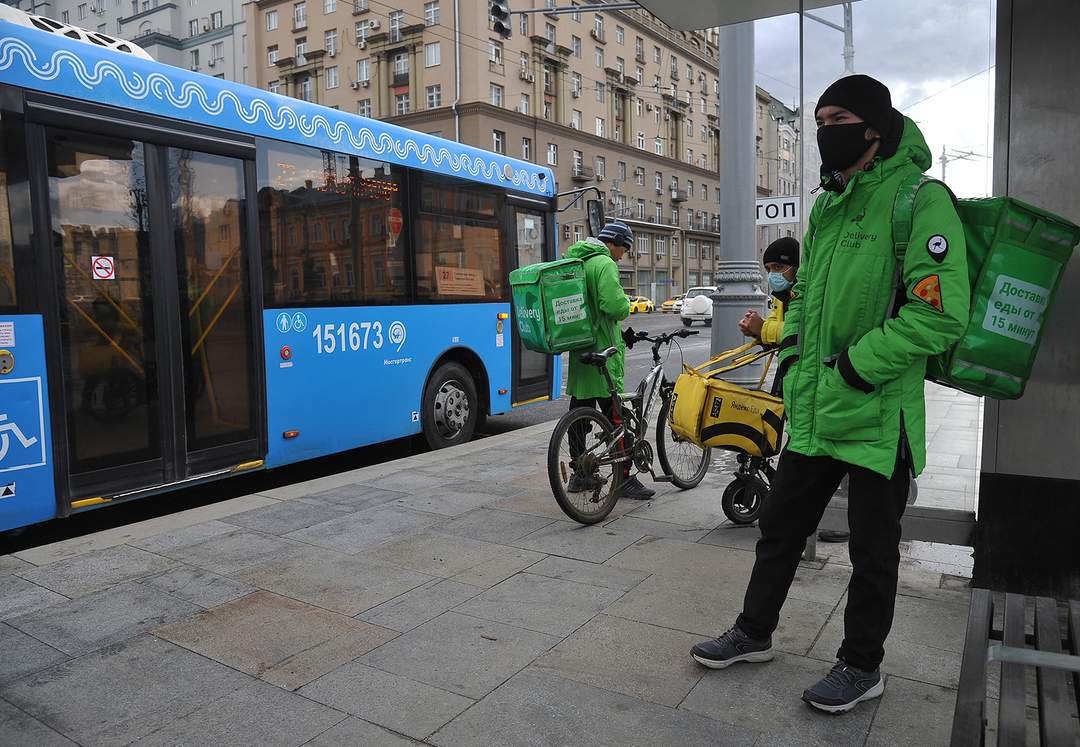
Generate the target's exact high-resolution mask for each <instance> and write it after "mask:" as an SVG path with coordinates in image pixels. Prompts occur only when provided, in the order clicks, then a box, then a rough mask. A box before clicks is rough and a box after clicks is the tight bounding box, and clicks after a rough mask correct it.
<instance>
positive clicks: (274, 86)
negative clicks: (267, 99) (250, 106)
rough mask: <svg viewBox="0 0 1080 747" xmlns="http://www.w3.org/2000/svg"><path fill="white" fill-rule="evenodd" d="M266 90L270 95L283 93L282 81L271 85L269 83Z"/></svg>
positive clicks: (273, 82)
mask: <svg viewBox="0 0 1080 747" xmlns="http://www.w3.org/2000/svg"><path fill="white" fill-rule="evenodd" d="M266 90H267V91H269V92H270V93H278V92H279V91H281V81H278V80H272V81H270V83H268V84H267V86H266Z"/></svg>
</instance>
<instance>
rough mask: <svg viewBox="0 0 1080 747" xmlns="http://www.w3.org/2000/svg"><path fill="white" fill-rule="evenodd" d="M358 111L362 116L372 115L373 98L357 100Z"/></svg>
mask: <svg viewBox="0 0 1080 747" xmlns="http://www.w3.org/2000/svg"><path fill="white" fill-rule="evenodd" d="M356 113H357V114H359V115H360V116H361V117H370V116H371V99H364V100H362V101H357V102H356Z"/></svg>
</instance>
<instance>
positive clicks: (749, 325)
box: [739, 309, 764, 337]
mask: <svg viewBox="0 0 1080 747" xmlns="http://www.w3.org/2000/svg"><path fill="white" fill-rule="evenodd" d="M763 323H764V320H763V319H762V318H761V316H759V315H758V313H757V312H756V311H754V310H753V309H748V310H747V312H746V315H745V316H744V317H743V318H742V319H741V320H740V321H739V329H740V330H741V331H742V333H743V334H744V335H746V336H747V337H760V336H761V325H762V324H763Z"/></svg>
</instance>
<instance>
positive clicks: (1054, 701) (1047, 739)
mask: <svg viewBox="0 0 1080 747" xmlns="http://www.w3.org/2000/svg"><path fill="white" fill-rule="evenodd" d="M1000 596H1001V595H998V597H999V598H1000ZM1004 597H1005V606H1004V610H1003V611H1002V614H1001V616H1000V619H1001V628H1000V629H998V628H996V627H995V618H994V611H995V605H994V602H995V600H994V597H993V596H992V595H991V592H990V591H988V590H986V589H974V590H973V591H972V594H971V611H970V613H969V615H968V626H967V639H966V640H965V642H964V660H963V664H962V665H961V667H960V685H959V687H958V689H957V692H956V710H955V712H954V713H953V728H952V739H951V741H950V745H951V746H952V747H982V746H983V745H984V744H985V743H986V726H987V723H986V720H987V719H986V686H987V673H988V670H989V664H990V662H991V661H1000V662H1001V692H1000V698H999V700H998V726H997V744H998V745H999V746H1000V747H1005V746H1006V745H1020V747H1023V746H1024V745H1026V744H1027V733H1026V732H1027V689H1028V688H1027V669H1026V667H1035V677H1036V686H1037V694H1038V698H1037V700H1038V705H1037V707H1038V713H1039V744H1040V745H1042V747H1051V746H1052V747H1065V746H1067V745H1068V746H1072V747H1075V745H1076V744H1077V737H1076V735H1077V720H1076V718H1075V717H1074V716H1073V714H1074V713H1075V712H1076V710H1077V708H1078V707H1080V704H1078V702H1077V693H1080V602H1075V601H1073V602H1058V601H1056V600H1054V599H1051V598H1049V597H1036V598H1035V600H1034V610H1035V615H1034V621H1033V622H1034V627H1033V630H1034V634H1029V633H1027V629H1026V622H1025V619H1024V618H1025V608H1026V605H1027V601H1026V599H1025V597H1024V596H1023V595H1020V594H1005V595H1004ZM1059 605H1061V609H1059ZM1066 610H1067V613H1068V616H1067V619H1066V630H1065V631H1064V632H1065V635H1062V630H1061V626H1060V624H1059V619H1060V618H1059V615H1060V614H1061V612H1062V611H1066ZM995 641H1000V644H997V645H995V644H994V642H995ZM1063 649H1064V651H1063ZM1070 673H1071V677H1072V679H1073V688H1072V696H1071V697H1070V694H1069V678H1070Z"/></svg>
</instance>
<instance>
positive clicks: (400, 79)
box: [392, 72, 409, 86]
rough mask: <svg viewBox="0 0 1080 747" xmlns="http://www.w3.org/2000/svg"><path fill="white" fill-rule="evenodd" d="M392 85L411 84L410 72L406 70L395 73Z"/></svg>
mask: <svg viewBox="0 0 1080 747" xmlns="http://www.w3.org/2000/svg"><path fill="white" fill-rule="evenodd" d="M392 85H395V86H407V85H409V74H408V73H407V72H405V73H394V78H393V83H392Z"/></svg>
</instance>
